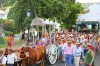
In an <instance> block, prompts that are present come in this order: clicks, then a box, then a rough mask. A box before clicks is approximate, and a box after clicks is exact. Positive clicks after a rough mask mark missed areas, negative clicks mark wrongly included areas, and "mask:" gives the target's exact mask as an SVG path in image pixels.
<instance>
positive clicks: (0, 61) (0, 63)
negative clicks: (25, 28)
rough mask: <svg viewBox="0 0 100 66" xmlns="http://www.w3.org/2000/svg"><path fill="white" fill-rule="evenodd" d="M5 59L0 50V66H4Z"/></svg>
mask: <svg viewBox="0 0 100 66" xmlns="http://www.w3.org/2000/svg"><path fill="white" fill-rule="evenodd" d="M6 62H7V58H6V57H5V56H4V55H3V51H2V50H0V66H5V64H6Z"/></svg>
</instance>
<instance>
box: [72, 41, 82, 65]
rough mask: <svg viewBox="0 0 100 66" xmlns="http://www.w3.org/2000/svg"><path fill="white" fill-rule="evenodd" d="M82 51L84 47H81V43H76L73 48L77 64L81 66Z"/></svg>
mask: <svg viewBox="0 0 100 66" xmlns="http://www.w3.org/2000/svg"><path fill="white" fill-rule="evenodd" d="M81 52H82V49H81V47H80V43H76V46H74V50H73V56H74V63H75V66H79V61H80V57H81Z"/></svg>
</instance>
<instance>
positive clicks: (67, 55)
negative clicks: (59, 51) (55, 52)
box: [64, 41, 73, 66]
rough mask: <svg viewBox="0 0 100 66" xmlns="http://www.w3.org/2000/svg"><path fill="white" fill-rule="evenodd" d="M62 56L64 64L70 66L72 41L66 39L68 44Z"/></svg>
mask: <svg viewBox="0 0 100 66" xmlns="http://www.w3.org/2000/svg"><path fill="white" fill-rule="evenodd" d="M64 55H65V56H64V57H65V59H66V63H67V64H66V66H72V59H73V44H72V41H68V45H67V46H66V48H65V51H64Z"/></svg>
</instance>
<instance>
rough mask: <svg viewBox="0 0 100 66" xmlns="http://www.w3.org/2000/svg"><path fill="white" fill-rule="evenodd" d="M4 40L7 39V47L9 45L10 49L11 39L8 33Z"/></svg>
mask: <svg viewBox="0 0 100 66" xmlns="http://www.w3.org/2000/svg"><path fill="white" fill-rule="evenodd" d="M6 40H7V47H10V49H11V41H12V38H11V35H8V38H6Z"/></svg>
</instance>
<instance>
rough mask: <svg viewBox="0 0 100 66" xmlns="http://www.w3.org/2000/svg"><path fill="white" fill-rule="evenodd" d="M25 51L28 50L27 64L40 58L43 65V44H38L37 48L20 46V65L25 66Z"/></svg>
mask: <svg viewBox="0 0 100 66" xmlns="http://www.w3.org/2000/svg"><path fill="white" fill-rule="evenodd" d="M26 52H28V54H29V56H28V65H29V66H30V65H32V64H34V63H36V62H38V61H40V60H41V66H44V60H45V53H46V48H45V47H44V46H39V47H37V48H30V47H22V48H21V53H22V55H21V56H20V57H21V58H24V60H22V65H23V66H26V62H27V61H26V59H25V57H26V55H25V54H26Z"/></svg>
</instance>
